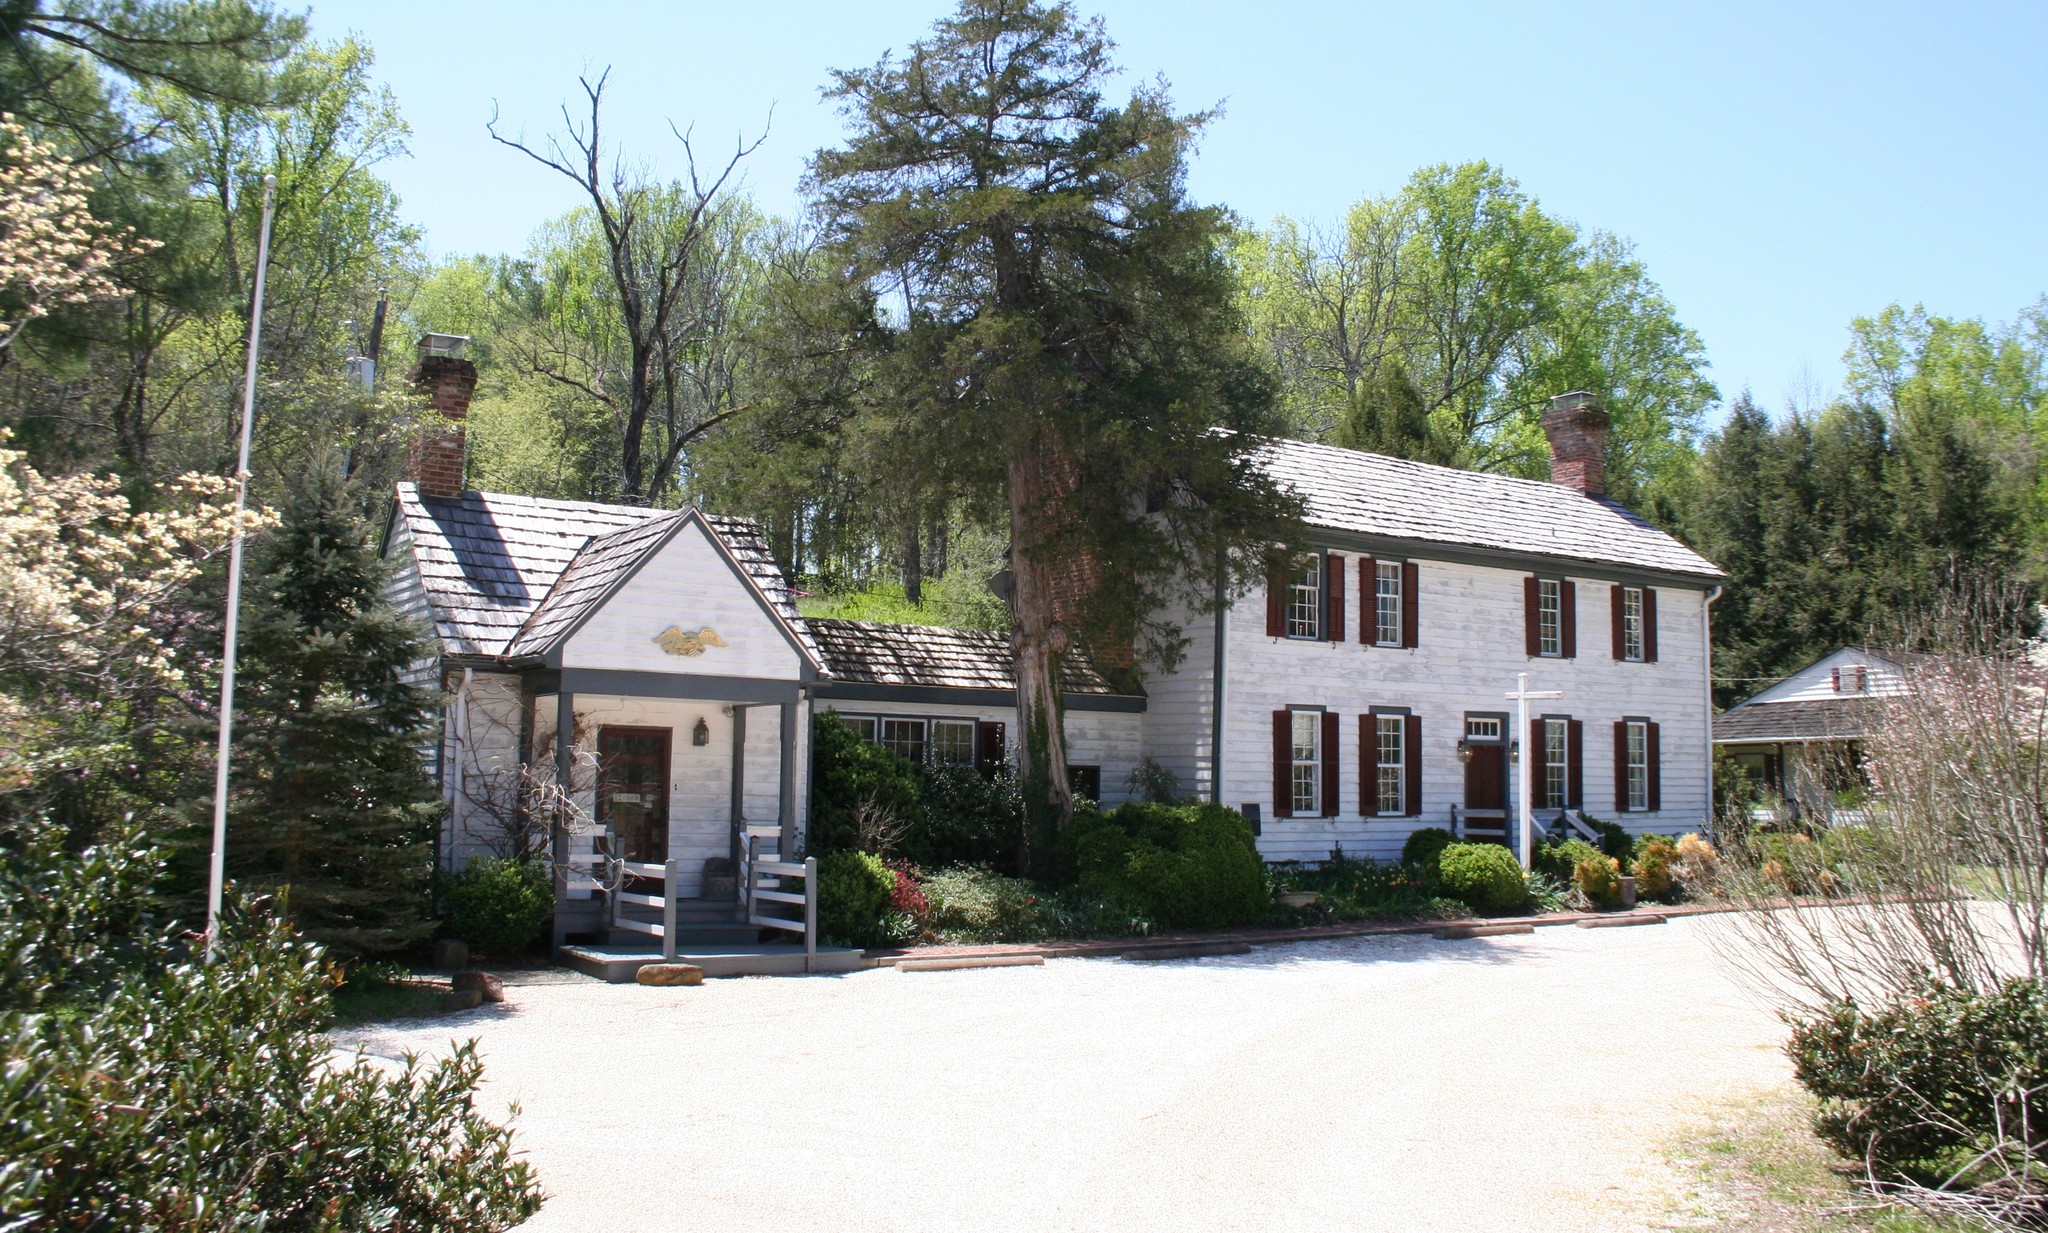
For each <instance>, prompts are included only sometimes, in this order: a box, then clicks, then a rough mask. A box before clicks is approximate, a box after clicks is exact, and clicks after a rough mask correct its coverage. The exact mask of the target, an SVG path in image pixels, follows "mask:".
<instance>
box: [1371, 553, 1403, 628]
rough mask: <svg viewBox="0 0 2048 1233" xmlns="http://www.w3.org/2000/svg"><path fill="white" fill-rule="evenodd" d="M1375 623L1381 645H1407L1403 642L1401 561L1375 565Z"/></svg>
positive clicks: (1376, 563)
mask: <svg viewBox="0 0 2048 1233" xmlns="http://www.w3.org/2000/svg"><path fill="white" fill-rule="evenodd" d="M1373 621H1374V629H1375V631H1376V638H1377V641H1378V642H1379V645H1381V646H1402V645H1405V644H1404V643H1403V642H1402V640H1401V635H1402V633H1403V630H1402V629H1401V563H1400V562H1399V561H1378V562H1375V563H1374V564H1373Z"/></svg>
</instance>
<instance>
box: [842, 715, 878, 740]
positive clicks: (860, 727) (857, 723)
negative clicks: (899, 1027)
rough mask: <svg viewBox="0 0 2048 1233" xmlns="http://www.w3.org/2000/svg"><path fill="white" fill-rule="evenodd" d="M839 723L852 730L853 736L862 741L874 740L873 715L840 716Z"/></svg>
mask: <svg viewBox="0 0 2048 1233" xmlns="http://www.w3.org/2000/svg"><path fill="white" fill-rule="evenodd" d="M839 722H840V723H843V724H845V725H846V726H847V727H849V728H851V729H853V734H854V735H855V736H857V737H859V738H860V739H862V740H864V741H872V740H874V739H875V717H874V716H873V715H841V716H840V717H839Z"/></svg>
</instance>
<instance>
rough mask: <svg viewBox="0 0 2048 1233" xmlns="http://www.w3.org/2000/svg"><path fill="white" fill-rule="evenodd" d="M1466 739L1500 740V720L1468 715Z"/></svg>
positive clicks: (1466, 719)
mask: <svg viewBox="0 0 2048 1233" xmlns="http://www.w3.org/2000/svg"><path fill="white" fill-rule="evenodd" d="M1465 739H1466V740H1468V741H1497V740H1499V739H1500V720H1498V719H1490V718H1485V717H1482V716H1478V715H1468V716H1466V718H1465Z"/></svg>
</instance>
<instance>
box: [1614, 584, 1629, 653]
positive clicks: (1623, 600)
mask: <svg viewBox="0 0 2048 1233" xmlns="http://www.w3.org/2000/svg"><path fill="white" fill-rule="evenodd" d="M1611 591H1612V594H1613V596H1614V603H1613V605H1612V608H1611V612H1612V614H1613V618H1614V657H1615V658H1616V659H1627V658H1628V633H1627V631H1626V629H1625V628H1624V627H1625V626H1626V625H1627V624H1628V621H1627V619H1626V618H1627V613H1628V588H1627V587H1625V586H1622V585H1620V584H1619V583H1617V584H1616V585H1615V586H1614V587H1612V588H1611Z"/></svg>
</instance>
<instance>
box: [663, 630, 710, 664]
mask: <svg viewBox="0 0 2048 1233" xmlns="http://www.w3.org/2000/svg"><path fill="white" fill-rule="evenodd" d="M654 644H655V645H656V646H658V647H660V648H661V649H662V650H664V651H667V652H668V653H669V654H671V655H681V656H684V657H685V658H694V657H695V656H698V655H702V654H703V653H704V652H706V651H708V650H710V649H711V648H712V647H715V646H724V645H725V639H723V638H721V637H719V636H718V631H717V630H715V629H713V628H711V627H710V626H709V625H706V626H705V627H704V628H702V629H700V630H698V631H697V632H696V633H694V634H692V633H686V632H684V630H683V627H682V626H680V625H671V626H669V627H668V628H667V629H664V630H662V631H661V632H660V633H658V634H656V635H654Z"/></svg>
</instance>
